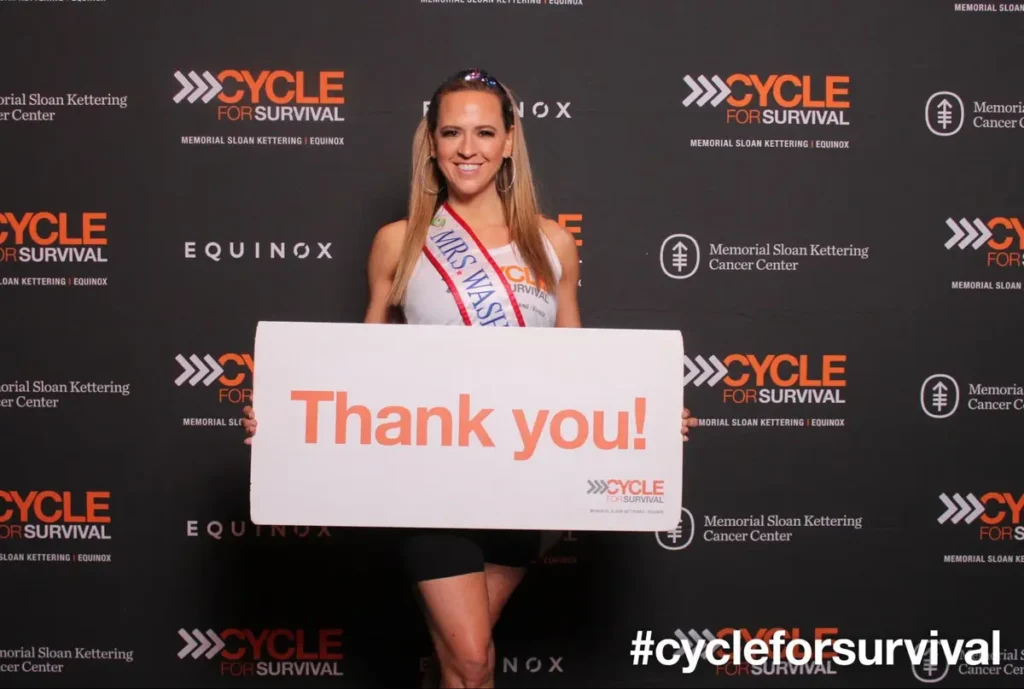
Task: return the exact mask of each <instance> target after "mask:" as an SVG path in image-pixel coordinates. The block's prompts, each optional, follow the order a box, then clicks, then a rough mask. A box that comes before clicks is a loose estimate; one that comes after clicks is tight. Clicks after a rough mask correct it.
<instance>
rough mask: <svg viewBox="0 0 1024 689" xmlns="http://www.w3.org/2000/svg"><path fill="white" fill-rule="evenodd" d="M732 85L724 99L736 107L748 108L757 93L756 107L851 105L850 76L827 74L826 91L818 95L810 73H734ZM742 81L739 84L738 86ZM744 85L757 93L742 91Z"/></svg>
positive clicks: (730, 78)
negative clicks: (762, 74)
mask: <svg viewBox="0 0 1024 689" xmlns="http://www.w3.org/2000/svg"><path fill="white" fill-rule="evenodd" d="M725 83H726V84H728V85H729V87H730V88H731V89H732V94H731V95H730V96H729V97H728V98H726V99H725V102H726V103H728V104H729V105H732V106H733V107H736V108H745V107H747V106H748V105H750V104H751V102H752V101H753V100H754V95H755V94H756V95H757V107H760V108H767V107H770V106H778V107H781V108H797V107H804V108H849V107H850V101H849V98H848V96H849V94H850V89H849V88H848V86H849V83H850V77H848V76H826V77H825V86H824V93H823V94H821V93H819V95H818V96H817V97H815V92H814V80H813V78H812V77H811V76H810V75H806V74H805V75H803V76H797V75H796V74H770V75H768V76H767V77H760V76H758V75H757V74H733V75H732V76H730V77H728V78H727V79H726V80H725ZM737 85H739V86H737ZM742 86H748V87H750V88H752V89H753V91H754V93H750V92H747V93H743V91H744V89H742V88H741V87H742Z"/></svg>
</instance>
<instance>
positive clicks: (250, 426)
mask: <svg viewBox="0 0 1024 689" xmlns="http://www.w3.org/2000/svg"><path fill="white" fill-rule="evenodd" d="M242 417H243V418H242V427H243V428H245V431H246V433H248V434H249V437H247V438H246V439H245V444H246V445H252V436H254V435H256V415H255V414H254V413H253V411H252V407H250V406H246V407H243V408H242Z"/></svg>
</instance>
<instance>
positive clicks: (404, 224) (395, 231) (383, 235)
mask: <svg viewBox="0 0 1024 689" xmlns="http://www.w3.org/2000/svg"><path fill="white" fill-rule="evenodd" d="M408 228H409V219H408V218H401V219H400V220H395V221H394V222H389V223H387V224H386V225H382V226H381V227H379V228H377V232H376V236H375V237H374V241H378V242H383V243H385V244H391V243H394V242H398V243H399V244H401V243H402V241H404V240H405V232H406V230H407V229H408Z"/></svg>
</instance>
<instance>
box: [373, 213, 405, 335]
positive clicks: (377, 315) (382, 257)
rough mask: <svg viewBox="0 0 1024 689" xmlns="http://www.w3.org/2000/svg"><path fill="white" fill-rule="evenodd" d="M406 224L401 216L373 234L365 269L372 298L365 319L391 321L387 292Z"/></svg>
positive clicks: (382, 321) (398, 255) (381, 321)
mask: <svg viewBox="0 0 1024 689" xmlns="http://www.w3.org/2000/svg"><path fill="white" fill-rule="evenodd" d="M405 228H406V221H405V220H398V221H396V222H393V223H389V224H387V225H385V226H384V227H382V228H380V229H379V230H377V234H376V235H375V236H374V238H373V244H372V245H371V247H370V257H369V259H368V261H367V270H366V272H367V278H368V280H369V283H370V301H369V304H367V306H366V315H365V317H364V319H363V322H364V323H388V322H389V315H390V313H391V308H392V307H391V306H390V305H389V304H388V293H389V292H390V291H391V285H392V283H393V282H394V279H395V270H396V269H397V268H398V260H399V257H400V255H401V253H402V242H403V240H404V239H405Z"/></svg>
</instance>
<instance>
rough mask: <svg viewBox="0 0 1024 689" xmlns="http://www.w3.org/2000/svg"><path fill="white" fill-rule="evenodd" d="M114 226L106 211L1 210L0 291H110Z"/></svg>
mask: <svg viewBox="0 0 1024 689" xmlns="http://www.w3.org/2000/svg"><path fill="white" fill-rule="evenodd" d="M110 222H111V221H110V218H109V217H108V215H107V213H106V212H104V211H84V212H83V211H68V210H50V209H30V210H26V209H21V210H3V209H2V208H0V286H2V287H106V286H107V277H106V275H104V272H105V271H106V264H107V262H108V261H109V260H110V255H109V254H108V249H109V246H108V245H109V241H110V240H109V235H108V230H109V225H110ZM75 273H78V274H77V275H76V274H75Z"/></svg>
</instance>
